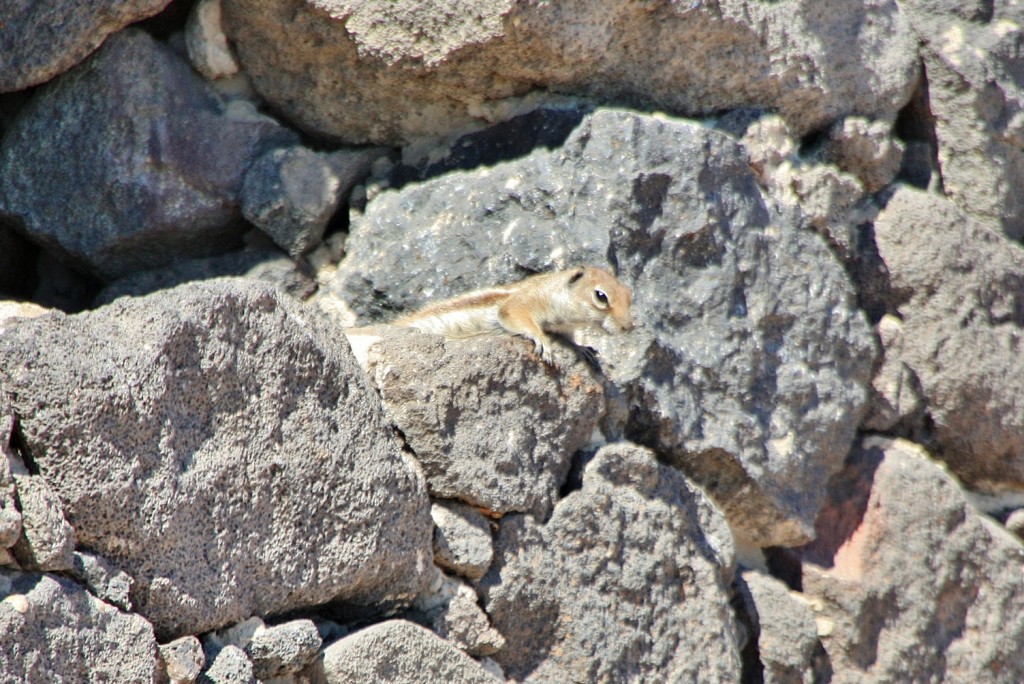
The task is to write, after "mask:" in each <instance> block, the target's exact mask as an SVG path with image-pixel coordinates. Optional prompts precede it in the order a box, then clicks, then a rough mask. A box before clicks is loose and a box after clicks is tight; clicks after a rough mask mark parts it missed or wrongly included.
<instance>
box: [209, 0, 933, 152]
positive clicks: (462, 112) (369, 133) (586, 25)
mask: <svg viewBox="0 0 1024 684" xmlns="http://www.w3.org/2000/svg"><path fill="white" fill-rule="evenodd" d="M224 25H225V30H226V32H227V34H228V36H229V38H230V39H231V40H232V41H233V43H234V45H235V47H236V49H237V51H238V57H239V59H240V61H241V63H242V65H243V67H244V68H245V69H246V71H247V72H248V73H249V74H250V75H251V76H252V78H253V81H254V84H255V86H256V88H257V89H258V90H259V91H260V93H261V94H262V95H263V96H264V97H265V98H266V99H267V100H268V101H269V102H272V103H274V104H275V105H276V106H277V107H279V108H280V109H282V110H283V112H284V113H285V115H286V116H287V117H288V118H289V119H290V120H292V121H293V122H295V123H296V124H297V125H299V126H300V127H302V128H305V129H307V130H310V131H313V132H315V133H317V134H320V135H325V136H329V137H332V138H335V139H341V140H346V141H349V142H360V143H361V142H380V143H388V144H394V143H400V142H403V141H408V140H410V139H412V138H415V137H417V136H422V135H436V134H443V133H447V132H450V131H452V130H453V129H456V128H458V127H464V126H466V125H467V124H469V123H471V122H480V121H483V120H486V119H488V118H498V117H500V113H496V111H495V110H497V111H498V112H500V111H501V104H500V103H499V104H498V105H495V104H494V103H493V102H491V101H495V100H498V101H500V100H502V99H505V98H510V97H513V96H519V95H524V94H526V93H530V92H531V91H533V90H535V89H539V90H546V91H550V92H557V93H570V94H577V95H586V96H591V97H596V98H600V99H603V100H611V101H627V102H632V103H638V104H641V105H645V106H649V107H653V108H657V109H662V110H668V111H672V112H675V113H678V114H685V115H691V116H692V115H708V114H712V113H716V112H719V111H722V110H725V109H729V108H733V107H738V106H744V105H758V106H763V107H768V108H772V109H778V110H779V111H781V112H783V113H784V115H785V116H786V117H787V118H788V119H790V121H791V123H792V124H793V125H794V128H796V129H799V130H800V131H802V132H807V131H812V130H815V129H818V128H820V127H822V126H823V125H824V124H826V123H827V122H829V121H830V120H832V119H834V118H837V117H839V116H842V115H844V114H849V113H857V114H861V115H865V116H870V117H873V118H880V119H888V120H892V119H894V118H895V115H896V112H897V110H899V108H900V107H901V106H902V104H903V103H905V102H906V100H907V99H908V98H909V96H910V90H911V87H912V85H913V81H914V77H915V74H916V69H915V66H916V65H915V62H914V43H913V39H914V37H913V34H912V33H911V32H910V29H909V26H908V25H907V23H906V21H905V19H904V17H903V15H902V13H901V12H900V9H899V7H898V6H897V4H896V3H895V2H891V1H886V0H867V1H865V0H844V1H843V2H836V3H830V5H829V6H828V8H827V10H826V9H825V8H824V7H823V6H821V5H819V4H817V3H812V2H782V3H763V2H749V1H746V0H738V1H728V0H724V1H721V2H696V3H674V2H667V1H657V0H656V1H654V2H647V3H616V2H602V1H601V0H590V1H584V0H580V1H578V2H573V3H535V2H528V1H526V0H503V2H500V3H491V4H488V5H486V6H480V5H477V4H474V3H466V2H459V3H441V2H430V3H422V2H407V1H403V2H397V3H396V2H352V1H350V0H308V1H306V2H294V1H292V0H277V1H276V2H256V1H254V0H225V2H224ZM282 41H284V42H286V43H288V44H289V45H290V46H291V47H292V49H290V50H281V49H279V47H278V46H279V45H280V44H281V42H282ZM850 54H854V55H857V59H849V58H848V57H847V56H848V55H850Z"/></svg>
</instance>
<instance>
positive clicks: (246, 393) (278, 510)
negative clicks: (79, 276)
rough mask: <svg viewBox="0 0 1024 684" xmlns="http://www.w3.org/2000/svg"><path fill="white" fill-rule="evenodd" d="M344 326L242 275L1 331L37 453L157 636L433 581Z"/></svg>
mask: <svg viewBox="0 0 1024 684" xmlns="http://www.w3.org/2000/svg"><path fill="white" fill-rule="evenodd" d="M340 337H341V336H340V335H338V334H337V333H336V332H335V331H334V330H332V329H331V328H330V327H329V325H328V324H327V323H326V322H324V321H322V320H321V319H320V318H319V317H317V316H315V315H311V314H310V313H307V312H306V311H305V310H303V309H302V308H300V307H299V305H297V304H296V303H294V302H293V301H292V300H291V299H290V298H288V297H286V296H284V295H281V294H278V293H277V291H275V290H273V289H271V288H268V287H266V286H263V285H260V284H256V283H252V282H250V281H242V280H220V281H211V282H208V283H201V284H193V285H186V286H182V287H179V288H176V289H174V290H169V291H166V292H162V293H159V294H155V295H151V296H149V297H145V298H136V299H123V300H119V301H118V302H116V303H114V304H112V305H110V306H107V307H103V308H101V309H98V310H96V311H95V312H92V313H88V314H80V315H77V316H51V317H45V318H40V319H35V320H33V321H31V322H28V323H26V324H23V325H19V326H18V327H16V328H15V329H14V330H11V331H9V332H8V333H6V334H4V335H3V336H0V379H2V381H3V382H4V383H5V384H6V386H7V388H8V390H9V391H10V393H11V396H12V400H13V404H14V406H15V409H16V411H17V413H18V415H19V416H20V425H21V431H22V433H23V436H24V442H25V446H26V448H27V450H28V453H29V455H30V456H31V459H32V462H33V463H34V464H35V467H36V468H37V469H38V471H39V473H40V475H41V476H42V477H45V478H46V479H47V481H48V482H49V483H50V485H51V486H52V487H53V488H54V489H55V490H56V491H57V492H58V494H59V495H60V497H61V499H62V500H63V501H64V506H65V512H66V514H67V516H68V518H69V520H70V521H71V522H72V524H73V525H74V526H75V529H76V531H77V532H78V538H79V543H81V544H83V545H84V546H86V547H88V548H90V549H93V550H94V551H96V552H97V553H99V554H101V555H103V556H104V557H106V558H107V559H108V560H110V561H111V562H112V563H113V564H114V565H115V566H116V567H118V568H120V569H123V570H125V571H126V572H128V573H129V574H131V575H132V577H134V579H135V586H134V589H133V595H132V598H133V602H134V603H136V605H137V609H138V611H139V612H140V613H141V614H143V615H145V616H147V617H148V618H149V619H151V620H152V621H153V623H154V625H155V626H156V628H157V633H158V634H159V635H160V636H161V639H166V638H172V637H175V636H178V635H181V634H183V633H199V632H202V631H205V630H208V629H211V628H215V627H218V626H220V625H224V624H228V623H230V622H233V621H237V620H238V619H240V618H242V617H245V616H248V615H253V614H260V615H268V614H273V613H278V612H282V611H287V610H291V609H295V608H299V607H301V606H309V605H314V604H318V603H322V602H325V601H330V600H339V601H344V602H349V603H354V604H360V605H377V604H379V603H381V602H383V603H384V604H386V603H388V602H392V601H399V600H403V599H404V598H408V597H411V595H413V594H415V593H416V592H417V591H418V590H419V588H420V587H421V585H422V583H423V582H424V581H425V578H426V577H427V570H428V569H429V568H431V567H432V565H431V563H430V558H431V557H432V555H433V554H432V549H431V523H430V518H429V509H428V501H427V497H426V492H425V486H424V483H423V480H422V476H421V475H420V474H419V472H418V470H417V469H416V468H415V467H414V466H413V465H411V464H410V463H408V462H407V461H406V460H405V459H406V457H404V456H402V455H401V454H400V452H399V451H398V449H397V446H396V445H395V443H394V441H393V440H392V439H391V438H390V436H389V433H388V431H387V429H386V427H385V424H384V421H383V416H382V410H381V406H380V400H379V399H378V398H377V395H376V394H375V393H374V391H373V390H372V388H371V387H370V386H369V385H368V384H367V383H366V381H365V379H364V377H363V374H362V372H361V371H360V370H359V368H358V366H356V364H355V362H354V360H353V359H352V357H351V356H350V352H349V351H348V348H347V346H346V345H345V343H344V342H343V341H341V340H340ZM69 383H71V385H73V386H74V387H75V388H76V389H75V391H74V392H71V393H69V392H68V391H67V387H68V386H69ZM197 521H203V524H197Z"/></svg>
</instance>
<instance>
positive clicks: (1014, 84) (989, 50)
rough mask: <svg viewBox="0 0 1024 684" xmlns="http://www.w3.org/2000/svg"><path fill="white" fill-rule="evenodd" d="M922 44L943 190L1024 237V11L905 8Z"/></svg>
mask: <svg viewBox="0 0 1024 684" xmlns="http://www.w3.org/2000/svg"><path fill="white" fill-rule="evenodd" d="M901 7H902V8H903V11H904V13H905V14H906V17H907V19H908V20H909V22H910V24H911V25H912V26H913V28H914V31H915V32H916V33H917V34H918V36H919V37H920V40H921V42H922V43H923V46H922V49H921V51H920V52H921V58H922V61H923V62H924V68H925V70H926V73H927V75H928V106H929V109H928V112H927V114H925V115H924V118H925V120H923V121H919V122H916V124H917V125H918V126H920V127H925V128H929V129H931V131H932V135H934V140H935V142H936V143H937V145H938V150H937V155H938V162H939V168H940V172H941V185H942V188H943V190H944V192H945V193H946V194H947V195H948V196H949V197H950V198H951V199H952V200H953V201H954V202H955V203H956V204H957V205H958V206H960V207H961V208H962V209H964V210H965V211H967V213H968V214H970V215H971V216H972V217H973V218H975V219H978V220H980V221H982V222H985V223H988V224H989V225H991V226H993V227H995V228H997V229H1000V228H1001V229H1002V230H1003V231H1004V232H1005V233H1006V235H1008V236H1010V237H1011V238H1014V239H1016V240H1024V196H1022V195H1021V193H1020V192H1019V190H1018V189H1019V188H1020V187H1021V185H1022V184H1024V72H1022V71H1021V69H1020V27H1021V26H1022V25H1024V7H1021V6H1020V5H1018V4H1017V3H1007V2H967V3H959V2H945V1H943V2H936V1H934V0H933V1H931V2H911V3H903V4H901Z"/></svg>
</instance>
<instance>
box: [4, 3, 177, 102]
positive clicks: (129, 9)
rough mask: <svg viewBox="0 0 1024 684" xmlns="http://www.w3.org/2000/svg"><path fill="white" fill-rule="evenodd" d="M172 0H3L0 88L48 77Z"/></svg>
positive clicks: (23, 85)
mask: <svg viewBox="0 0 1024 684" xmlns="http://www.w3.org/2000/svg"><path fill="white" fill-rule="evenodd" d="M170 1H171V0H99V1H98V2H82V1H81V0H4V3H3V4H2V5H0V93H6V92H10V91H12V90H22V89H24V88H28V87H30V86H34V85H39V84H40V83H43V82H44V81H48V80H50V79H51V78H53V77H54V76H56V75H57V74H59V73H61V72H64V71H67V70H68V69H70V68H71V67H73V66H74V65H75V64H77V63H78V62H80V61H82V59H84V58H85V57H86V56H87V55H89V53H91V52H92V51H93V50H95V49H96V48H97V47H99V46H100V44H101V43H102V42H103V41H104V40H105V39H106V37H107V36H109V35H110V34H112V33H116V32H117V31H119V30H121V29H122V28H124V27H125V26H127V25H128V24H131V23H133V22H136V21H139V20H141V19H145V18H146V17H149V16H152V15H154V14H156V13H157V12H159V11H160V10H162V9H163V8H164V7H166V6H167V5H168V4H170Z"/></svg>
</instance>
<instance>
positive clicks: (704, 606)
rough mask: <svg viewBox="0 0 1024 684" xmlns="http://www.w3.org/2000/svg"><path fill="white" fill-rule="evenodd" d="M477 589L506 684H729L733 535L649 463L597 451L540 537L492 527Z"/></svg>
mask: <svg viewBox="0 0 1024 684" xmlns="http://www.w3.org/2000/svg"><path fill="white" fill-rule="evenodd" d="M496 556H497V557H496V560H495V563H494V565H493V566H492V567H491V570H490V571H489V572H488V574H487V575H485V576H484V579H483V580H481V582H480V584H479V587H478V589H479V590H480V591H481V593H482V597H483V599H484V609H485V610H486V611H487V613H488V614H489V615H490V616H491V620H492V623H493V624H494V627H495V628H496V629H497V630H498V631H500V632H501V633H502V634H503V635H504V637H505V638H506V640H507V642H508V645H507V646H506V648H505V649H504V650H503V651H501V652H500V653H498V654H497V655H496V656H495V660H497V661H498V663H499V664H500V665H501V666H502V668H503V669H504V672H505V674H506V675H507V676H508V677H509V678H511V679H513V680H515V681H522V680H527V679H528V680H530V681H538V682H548V681H550V682H557V681H708V682H726V681H737V680H738V679H739V675H740V661H739V647H738V644H737V632H736V629H737V627H736V624H735V622H734V617H733V614H732V611H731V610H730V608H729V585H730V583H731V579H732V573H733V546H732V534H731V532H730V531H729V528H728V526H727V524H726V522H725V519H724V518H723V517H722V516H721V514H720V513H719V512H718V511H717V510H716V509H715V508H714V507H713V506H712V505H711V503H710V502H709V501H708V499H707V498H706V497H705V496H704V494H702V493H701V491H700V490H699V489H698V488H697V487H695V486H694V485H692V484H691V483H690V482H688V481H687V480H686V478H685V477H683V476H682V475H681V474H680V473H679V472H678V471H677V470H675V469H674V468H671V467H669V466H666V465H663V464H660V463H658V461H657V460H656V459H655V458H654V454H652V453H651V452H650V451H648V450H646V449H643V448H640V447H637V446H633V445H629V444H625V443H622V444H613V445H610V446H607V447H604V448H603V449H602V450H600V451H599V452H598V453H597V454H596V455H595V456H594V459H593V460H592V461H591V462H590V463H589V464H588V465H587V467H586V470H585V472H584V476H583V486H582V488H581V489H580V490H578V491H575V492H572V493H571V494H569V495H568V496H567V497H565V498H564V499H562V500H561V501H560V502H559V503H558V505H557V506H556V507H555V511H554V513H553V514H552V516H551V519H550V520H549V521H548V522H547V523H546V524H545V525H537V524H535V523H534V522H533V521H532V519H531V518H530V517H529V516H525V515H523V516H519V515H516V516H506V517H505V518H504V519H503V520H502V522H501V530H500V533H499V538H498V541H497V553H496Z"/></svg>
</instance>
